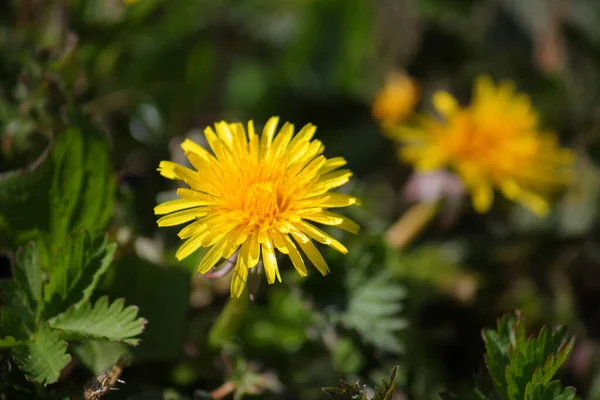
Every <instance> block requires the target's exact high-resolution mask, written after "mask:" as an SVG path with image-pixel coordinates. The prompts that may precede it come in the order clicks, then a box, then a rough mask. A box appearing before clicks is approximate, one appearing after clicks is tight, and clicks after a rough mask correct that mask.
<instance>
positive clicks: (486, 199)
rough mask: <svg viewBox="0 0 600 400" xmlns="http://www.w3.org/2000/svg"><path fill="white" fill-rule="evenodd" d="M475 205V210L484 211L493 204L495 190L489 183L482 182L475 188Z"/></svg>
mask: <svg viewBox="0 0 600 400" xmlns="http://www.w3.org/2000/svg"><path fill="white" fill-rule="evenodd" d="M472 197H473V207H475V211H477V212H479V213H484V212H486V211H488V210H489V209H490V207H491V206H492V201H493V200H494V192H493V189H492V186H491V185H490V184H489V183H483V182H482V183H480V184H478V185H477V186H475V187H474V188H473V194H472Z"/></svg>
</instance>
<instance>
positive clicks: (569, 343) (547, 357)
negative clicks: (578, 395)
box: [483, 313, 574, 400]
mask: <svg viewBox="0 0 600 400" xmlns="http://www.w3.org/2000/svg"><path fill="white" fill-rule="evenodd" d="M483 338H484V341H485V348H486V356H485V358H486V364H487V366H488V370H489V372H490V375H491V376H492V378H493V382H494V386H495V388H496V391H497V392H498V394H499V395H500V397H501V398H502V399H506V400H521V399H526V400H534V399H535V400H537V399H544V400H546V399H553V398H554V397H553V396H555V395H556V396H563V395H564V396H566V397H567V398H568V396H570V391H569V390H566V389H565V390H563V389H562V387H561V386H560V383H558V382H552V381H551V380H552V378H553V377H554V375H555V374H556V372H557V371H558V369H559V368H560V366H561V365H562V364H563V363H564V362H565V361H566V360H567V358H568V356H569V354H570V353H571V351H572V349H573V345H574V339H570V340H569V339H568V334H567V331H566V329H565V328H564V327H559V328H557V329H554V330H551V329H550V328H548V327H543V328H542V329H541V330H540V332H539V334H538V335H537V336H532V337H530V338H529V339H528V338H527V335H526V332H525V328H524V324H523V321H522V319H521V317H520V315H519V314H518V313H517V314H516V316H505V317H503V318H502V319H500V320H499V321H498V324H497V330H496V331H493V330H484V331H483Z"/></svg>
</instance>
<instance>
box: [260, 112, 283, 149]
mask: <svg viewBox="0 0 600 400" xmlns="http://www.w3.org/2000/svg"><path fill="white" fill-rule="evenodd" d="M278 123H279V117H271V118H269V120H268V121H267V123H266V124H265V127H264V129H263V132H262V135H261V136H260V154H261V155H264V154H265V153H266V152H267V149H268V148H269V147H271V143H273V137H274V136H275V130H276V129H277V124H278Z"/></svg>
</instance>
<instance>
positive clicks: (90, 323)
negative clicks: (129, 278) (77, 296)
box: [49, 297, 146, 345]
mask: <svg viewBox="0 0 600 400" xmlns="http://www.w3.org/2000/svg"><path fill="white" fill-rule="evenodd" d="M137 313H138V308H137V307H136V306H129V307H125V301H124V300H123V299H117V300H115V301H114V302H113V303H112V304H110V305H109V302H108V297H101V298H99V299H98V301H96V304H94V306H93V307H92V305H91V303H90V302H85V303H82V304H80V305H78V306H71V307H70V308H69V309H68V310H67V311H65V312H64V313H62V314H59V315H57V316H56V317H54V318H52V319H51V320H49V324H50V326H51V327H53V328H55V329H60V330H61V331H63V332H64V333H66V334H68V335H69V336H71V337H72V338H74V339H77V338H79V339H81V338H88V339H105V340H111V341H116V342H124V343H127V344H132V345H136V344H137V343H138V342H139V339H135V338H134V337H135V336H137V335H139V334H140V333H142V331H143V330H144V325H145V324H146V320H145V319H143V318H138V316H137Z"/></svg>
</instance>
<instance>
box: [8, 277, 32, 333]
mask: <svg viewBox="0 0 600 400" xmlns="http://www.w3.org/2000/svg"><path fill="white" fill-rule="evenodd" d="M0 300H2V308H0V328H2V334H3V335H6V336H13V337H15V338H17V339H28V338H29V337H30V336H31V335H32V334H33V332H35V330H36V321H35V319H36V310H35V308H33V307H32V305H31V304H30V303H29V296H28V295H27V292H25V290H24V289H21V288H19V287H18V286H17V284H16V283H15V282H14V280H11V281H0Z"/></svg>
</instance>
